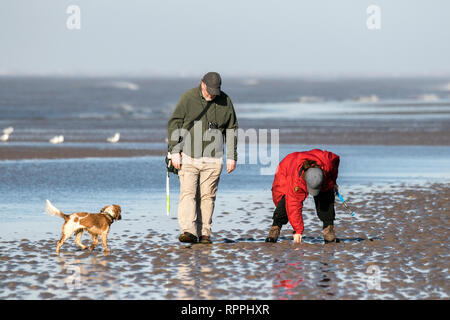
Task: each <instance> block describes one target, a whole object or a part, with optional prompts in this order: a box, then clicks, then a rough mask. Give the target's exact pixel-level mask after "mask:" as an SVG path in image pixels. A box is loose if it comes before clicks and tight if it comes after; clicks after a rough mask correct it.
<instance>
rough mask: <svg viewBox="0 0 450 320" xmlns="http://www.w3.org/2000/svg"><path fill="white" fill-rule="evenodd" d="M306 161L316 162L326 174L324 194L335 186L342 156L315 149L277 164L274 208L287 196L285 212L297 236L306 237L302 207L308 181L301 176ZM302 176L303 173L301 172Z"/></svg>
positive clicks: (292, 154)
mask: <svg viewBox="0 0 450 320" xmlns="http://www.w3.org/2000/svg"><path fill="white" fill-rule="evenodd" d="M305 160H314V161H316V163H317V164H318V165H319V166H320V168H321V169H322V170H323V172H324V180H323V184H322V188H321V190H320V191H321V192H322V191H328V190H331V189H333V188H334V186H335V185H336V179H337V176H338V167H339V161H340V160H339V156H338V155H336V154H334V153H332V152H328V151H326V150H325V151H322V150H320V149H314V150H310V151H305V152H294V153H291V154H289V155H287V156H286V157H285V158H284V159H283V160H282V161H281V162H280V163H279V165H278V167H277V171H276V172H275V178H274V180H273V184H272V199H273V202H274V204H275V206H277V205H278V202H280V200H281V198H282V197H283V196H285V200H286V212H287V216H288V219H289V222H290V223H291V225H292V228H294V231H295V233H299V234H303V218H302V208H303V201H304V200H305V199H306V197H307V196H308V190H307V187H306V182H305V180H303V178H302V177H299V172H300V169H301V168H302V166H303V162H304V161H305ZM302 176H303V173H302Z"/></svg>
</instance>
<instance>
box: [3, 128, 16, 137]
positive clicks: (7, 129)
mask: <svg viewBox="0 0 450 320" xmlns="http://www.w3.org/2000/svg"><path fill="white" fill-rule="evenodd" d="M13 132H14V128H13V127H8V128H5V129H3V133H4V134H5V135H8V136H10V135H11V133H13Z"/></svg>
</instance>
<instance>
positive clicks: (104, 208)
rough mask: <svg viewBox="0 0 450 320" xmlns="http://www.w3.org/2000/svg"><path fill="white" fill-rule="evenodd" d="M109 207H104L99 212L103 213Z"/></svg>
mask: <svg viewBox="0 0 450 320" xmlns="http://www.w3.org/2000/svg"><path fill="white" fill-rule="evenodd" d="M108 207H109V206H104V207H103V209H102V210H100V212H105V210H106V208H108Z"/></svg>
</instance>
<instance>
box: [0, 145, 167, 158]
mask: <svg viewBox="0 0 450 320" xmlns="http://www.w3.org/2000/svg"><path fill="white" fill-rule="evenodd" d="M162 155H164V151H163V150H143V149H120V148H117V149H96V148H78V147H64V148H58V147H7V148H2V147H0V160H22V159H79V158H123V157H145V156H162Z"/></svg>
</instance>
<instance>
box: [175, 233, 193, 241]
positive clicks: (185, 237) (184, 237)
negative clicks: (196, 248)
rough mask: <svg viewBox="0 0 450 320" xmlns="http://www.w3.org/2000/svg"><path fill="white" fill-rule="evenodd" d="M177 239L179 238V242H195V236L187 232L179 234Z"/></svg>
mask: <svg viewBox="0 0 450 320" xmlns="http://www.w3.org/2000/svg"><path fill="white" fill-rule="evenodd" d="M178 240H180V242H187V243H197V237H196V236H194V235H193V234H192V233H189V232H185V233H183V234H180V236H179V237H178Z"/></svg>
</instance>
